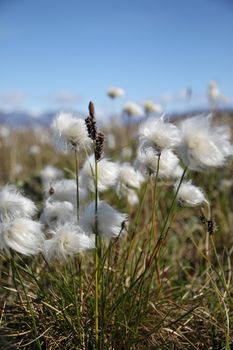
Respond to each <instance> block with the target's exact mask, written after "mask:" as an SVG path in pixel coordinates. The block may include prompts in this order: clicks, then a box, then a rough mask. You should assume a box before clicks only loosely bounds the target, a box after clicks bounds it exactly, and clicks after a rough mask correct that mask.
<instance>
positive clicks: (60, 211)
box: [40, 200, 76, 228]
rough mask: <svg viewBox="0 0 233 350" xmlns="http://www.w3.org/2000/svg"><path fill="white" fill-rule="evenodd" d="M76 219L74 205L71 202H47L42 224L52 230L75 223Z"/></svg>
mask: <svg viewBox="0 0 233 350" xmlns="http://www.w3.org/2000/svg"><path fill="white" fill-rule="evenodd" d="M75 219H76V214H75V212H74V207H73V204H72V203H70V202H53V201H52V202H51V201H49V200H47V201H46V203H45V207H44V209H43V212H42V214H41V216H40V222H41V223H42V224H46V225H48V226H49V227H50V228H52V227H55V226H56V225H58V224H64V223H65V222H73V221H74V220H75Z"/></svg>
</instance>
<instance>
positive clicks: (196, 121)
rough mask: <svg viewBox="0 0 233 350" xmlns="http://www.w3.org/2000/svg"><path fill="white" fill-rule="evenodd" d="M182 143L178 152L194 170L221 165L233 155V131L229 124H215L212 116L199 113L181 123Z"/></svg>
mask: <svg viewBox="0 0 233 350" xmlns="http://www.w3.org/2000/svg"><path fill="white" fill-rule="evenodd" d="M180 129H181V144H180V145H179V147H178V149H177V152H178V155H179V156H180V157H181V159H182V160H183V162H184V163H185V164H186V165H187V166H188V167H189V168H190V169H192V170H196V171H203V170H206V169H208V168H211V167H221V166H222V165H223V164H224V162H225V161H226V160H227V158H228V157H229V156H231V155H233V146H232V144H231V142H230V138H231V132H230V128H229V127H228V126H227V125H222V126H218V125H213V124H212V117H211V115H209V116H203V115H198V116H195V117H192V118H189V119H186V120H184V121H183V122H181V123H180Z"/></svg>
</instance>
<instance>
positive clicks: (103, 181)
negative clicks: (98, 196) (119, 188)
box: [80, 155, 119, 192]
mask: <svg viewBox="0 0 233 350" xmlns="http://www.w3.org/2000/svg"><path fill="white" fill-rule="evenodd" d="M97 169H98V170H97V171H98V190H99V192H104V191H106V190H108V189H109V188H110V187H113V186H114V185H115V184H116V181H117V178H118V174H119V168H118V165H117V164H116V163H114V162H110V161H109V160H107V159H101V160H100V161H99V162H98V163H97ZM80 187H82V188H87V189H88V190H89V191H90V192H94V191H95V158H94V156H93V155H92V156H90V157H89V158H88V159H86V161H85V163H84V165H83V167H82V169H81V171H80Z"/></svg>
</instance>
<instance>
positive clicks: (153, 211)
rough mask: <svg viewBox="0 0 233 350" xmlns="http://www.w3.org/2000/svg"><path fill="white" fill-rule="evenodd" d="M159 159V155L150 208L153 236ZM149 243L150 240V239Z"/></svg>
mask: <svg viewBox="0 0 233 350" xmlns="http://www.w3.org/2000/svg"><path fill="white" fill-rule="evenodd" d="M160 157H161V153H159V155H158V161H157V169H156V175H155V183H154V191H153V207H152V218H151V232H150V234H151V235H152V233H154V238H155V239H156V236H155V207H156V192H157V183H158V177H159V165H160ZM150 242H151V239H150Z"/></svg>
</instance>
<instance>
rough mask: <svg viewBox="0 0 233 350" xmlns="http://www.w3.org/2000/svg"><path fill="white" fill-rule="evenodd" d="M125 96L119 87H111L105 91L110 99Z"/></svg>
mask: <svg viewBox="0 0 233 350" xmlns="http://www.w3.org/2000/svg"><path fill="white" fill-rule="evenodd" d="M124 94H125V91H124V90H123V89H121V88H119V87H115V86H111V87H109V88H108V90H107V95H108V96H109V97H110V98H113V99H114V98H117V97H121V96H123V95H124Z"/></svg>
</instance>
